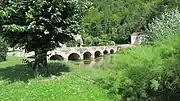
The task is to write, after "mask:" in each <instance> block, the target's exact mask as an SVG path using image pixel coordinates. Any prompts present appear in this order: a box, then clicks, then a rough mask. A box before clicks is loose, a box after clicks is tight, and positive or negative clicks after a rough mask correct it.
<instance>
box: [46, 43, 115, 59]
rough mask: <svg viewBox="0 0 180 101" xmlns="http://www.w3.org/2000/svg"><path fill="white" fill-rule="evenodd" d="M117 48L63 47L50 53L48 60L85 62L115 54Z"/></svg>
mask: <svg viewBox="0 0 180 101" xmlns="http://www.w3.org/2000/svg"><path fill="white" fill-rule="evenodd" d="M117 50H118V47H117V46H90V47H62V48H56V49H55V50H53V51H49V52H48V60H83V59H84V60H85V59H93V58H96V57H100V56H102V55H105V54H108V53H110V54H113V53H115V52H116V51H117Z"/></svg>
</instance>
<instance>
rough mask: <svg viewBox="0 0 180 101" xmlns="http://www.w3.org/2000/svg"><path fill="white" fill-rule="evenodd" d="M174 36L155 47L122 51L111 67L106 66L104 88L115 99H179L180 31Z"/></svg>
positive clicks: (157, 43) (162, 100)
mask: <svg viewBox="0 0 180 101" xmlns="http://www.w3.org/2000/svg"><path fill="white" fill-rule="evenodd" d="M171 34H172V35H168V37H167V38H165V39H163V40H161V41H155V44H154V45H153V46H137V47H134V48H132V49H131V50H121V53H120V54H117V55H115V59H114V61H113V62H112V63H111V64H110V63H107V64H105V66H107V68H108V69H109V70H110V75H109V77H108V78H105V79H104V82H105V87H106V88H108V89H109V92H110V93H111V94H114V95H115V96H116V100H120V101H179V100H180V98H179V97H178V96H179V94H180V75H179V74H180V67H179V66H180V55H179V54H180V47H179V43H180V35H178V34H180V32H179V33H171ZM109 64H110V65H109Z"/></svg>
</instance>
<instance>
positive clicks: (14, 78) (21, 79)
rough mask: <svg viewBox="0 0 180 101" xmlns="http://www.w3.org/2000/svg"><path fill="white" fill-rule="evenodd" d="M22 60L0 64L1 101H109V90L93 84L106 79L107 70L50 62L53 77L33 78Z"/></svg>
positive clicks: (16, 58) (10, 58)
mask: <svg viewBox="0 0 180 101" xmlns="http://www.w3.org/2000/svg"><path fill="white" fill-rule="evenodd" d="M21 59H22V58H19V57H8V58H7V61H5V62H1V63H0V88H2V89H0V92H1V93H0V99H1V100H10V101H11V100H16V101H19V100H21V101H34V100H36V101H42V100H43V101H74V100H76V101H109V99H108V95H107V90H105V89H103V88H101V87H99V86H98V85H96V84H93V82H92V81H93V80H95V79H98V78H102V77H105V76H106V74H107V71H105V70H102V69H97V68H96V69H95V68H82V67H80V66H78V65H73V64H71V63H62V62H50V63H49V67H50V69H52V70H53V71H52V72H54V75H52V76H50V77H34V75H33V71H32V70H31V69H30V68H28V67H27V65H26V64H24V63H22V61H21ZM81 77H83V78H86V79H88V80H86V79H83V78H81ZM91 80H92V81H91Z"/></svg>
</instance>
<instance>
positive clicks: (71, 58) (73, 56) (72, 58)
mask: <svg viewBox="0 0 180 101" xmlns="http://www.w3.org/2000/svg"><path fill="white" fill-rule="evenodd" d="M68 60H80V56H79V54H77V53H72V54H70V55H69V56H68Z"/></svg>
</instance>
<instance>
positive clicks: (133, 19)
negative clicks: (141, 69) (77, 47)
mask: <svg viewBox="0 0 180 101" xmlns="http://www.w3.org/2000/svg"><path fill="white" fill-rule="evenodd" d="M90 1H91V2H92V6H91V7H90V9H89V10H88V11H87V12H86V14H85V16H84V17H83V28H84V33H83V36H84V37H83V38H84V40H87V39H86V38H87V36H92V37H99V38H100V39H103V38H104V36H108V37H107V38H106V40H111V41H115V42H116V43H127V42H130V40H129V39H130V35H131V34H132V33H133V32H137V31H143V30H145V28H146V27H147V26H148V24H149V23H151V22H152V21H153V19H154V18H155V17H156V16H159V15H162V13H164V12H165V11H170V10H171V9H172V8H175V7H177V6H179V5H180V2H179V0H90ZM88 38H89V37H88Z"/></svg>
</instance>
